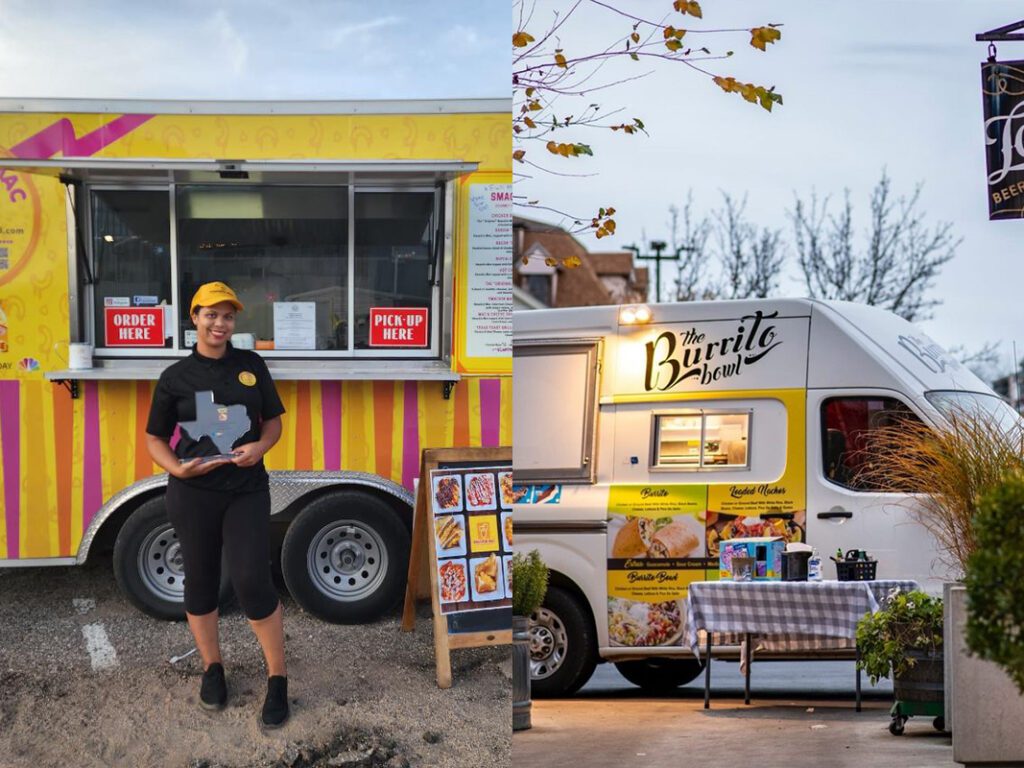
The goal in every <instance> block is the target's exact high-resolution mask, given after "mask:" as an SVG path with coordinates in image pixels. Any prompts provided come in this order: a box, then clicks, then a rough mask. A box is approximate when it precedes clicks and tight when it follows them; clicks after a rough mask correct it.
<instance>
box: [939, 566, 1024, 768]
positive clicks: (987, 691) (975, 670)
mask: <svg viewBox="0 0 1024 768" xmlns="http://www.w3.org/2000/svg"><path fill="white" fill-rule="evenodd" d="M946 597H947V601H946V625H945V634H946V636H945V645H946V659H947V664H948V665H949V672H950V674H949V675H948V676H947V678H946V679H947V680H948V681H949V686H948V689H947V702H946V722H947V724H948V727H950V728H952V730H953V759H954V760H956V762H958V763H964V764H965V765H971V766H977V768H981V766H997V765H1009V764H1013V765H1020V764H1022V763H1024V728H1022V727H1021V724H1022V723H1024V696H1021V695H1020V693H1018V692H1017V687H1016V686H1015V685H1014V684H1013V682H1012V681H1011V680H1010V678H1009V677H1007V675H1006V674H1005V673H1004V672H1003V670H1002V669H1001V668H1000V667H999V666H997V665H996V664H993V663H992V662H990V661H983V660H981V659H978V658H974V657H972V656H969V655H968V653H967V647H966V643H965V639H964V626H965V624H966V623H967V590H966V588H965V587H963V586H961V585H959V584H954V585H947V588H946ZM950 695H951V697H952V701H949V700H948V698H949V696H950Z"/></svg>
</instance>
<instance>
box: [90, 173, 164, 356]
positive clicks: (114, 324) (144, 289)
mask: <svg viewBox="0 0 1024 768" xmlns="http://www.w3.org/2000/svg"><path fill="white" fill-rule="evenodd" d="M169 203H170V200H169V197H168V193H167V190H166V189H164V190H139V189H136V190H106V189H97V190H93V191H92V199H91V208H92V222H91V225H92V226H91V230H92V254H93V262H92V268H93V278H94V283H93V323H94V325H93V343H94V344H95V346H96V347H116V348H133V349H140V348H145V347H149V348H153V347H156V348H159V349H163V348H165V347H169V346H171V341H172V338H173V329H172V327H171V321H172V320H173V318H171V317H164V316H162V315H160V316H159V318H157V315H158V312H159V311H158V310H153V309H150V310H148V311H147V310H142V309H141V308H143V307H158V306H160V305H170V304H171V256H170V253H171V248H170V235H171V224H170V204H169ZM136 308H139V309H136ZM125 310H128V311H125ZM161 329H163V332H162V333H161Z"/></svg>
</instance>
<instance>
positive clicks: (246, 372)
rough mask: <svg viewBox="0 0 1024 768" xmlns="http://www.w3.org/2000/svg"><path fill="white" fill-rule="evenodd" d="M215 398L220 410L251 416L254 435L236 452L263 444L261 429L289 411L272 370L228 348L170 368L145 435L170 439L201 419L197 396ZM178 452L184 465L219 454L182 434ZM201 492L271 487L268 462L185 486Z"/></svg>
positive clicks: (205, 440) (230, 467)
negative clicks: (234, 408) (233, 408)
mask: <svg viewBox="0 0 1024 768" xmlns="http://www.w3.org/2000/svg"><path fill="white" fill-rule="evenodd" d="M197 392H212V393H213V402H214V403H215V404H216V405H221V406H226V405H244V406H245V411H246V413H247V414H248V416H249V431H248V432H246V433H245V434H244V435H242V436H241V437H239V438H238V439H237V440H235V441H234V442H233V443H232V447H237V446H239V445H244V444H245V443H253V442H256V441H257V440H259V438H260V425H261V424H262V422H263V421H266V420H267V419H272V418H274V417H275V416H280V415H281V414H282V413H284V405H282V403H281V398H280V397H278V394H277V390H276V389H275V388H274V381H273V379H271V378H270V371H268V370H267V364H266V363H265V362H264V361H263V358H262V357H260V356H259V355H258V354H256V353H255V352H252V351H250V350H247V349H236V348H235V347H233V346H232V345H231V342H228V345H227V351H226V352H225V353H224V356H223V357H220V358H210V357H205V356H203V355H201V354H199V351H198V350H197V349H196V347H195V346H193V347H192V354H191V355H189V356H188V357H186V358H183V359H182V360H179V361H178V362H176V363H175V364H174V365H172V366H171V367H169V368H167V369H166V370H165V371H164V372H163V373H162V374H161V375H160V380H159V381H158V382H157V384H156V389H155V390H154V392H153V402H152V404H151V405H150V409H149V421H148V422H147V424H146V432H148V433H149V434H151V435H154V436H156V437H162V438H166V439H169V438H170V437H171V435H172V434H173V433H174V427H175V426H176V425H177V424H179V423H180V422H190V421H194V420H195V418H196V393H197ZM180 434H181V439H180V440H179V441H178V444H177V446H176V447H175V453H176V454H177V456H178V458H179V459H194V458H196V457H199V456H213V455H216V454H218V453H220V450H218V448H217V446H216V445H215V444H214V442H213V440H212V439H210V437H209V436H207V435H201V436H200V437H199V439H198V440H196V439H194V438H195V436H193V435H190V434H189V433H188V431H187V430H186V429H182V430H181V432H180ZM181 482H184V483H186V484H188V485H191V486H194V487H197V488H206V489H211V490H219V491H237V492H246V491H256V490H260V489H262V488H266V487H267V486H268V478H267V470H266V468H265V467H264V466H263V460H262V459H261V460H260V461H259V463H257V464H255V465H253V466H251V467H239V466H237V465H235V464H225V465H223V466H220V467H217V469H214V470H211V471H210V472H208V473H206V474H205V475H201V476H199V477H191V478H188V479H187V480H182V481H181Z"/></svg>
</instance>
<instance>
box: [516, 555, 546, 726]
mask: <svg viewBox="0 0 1024 768" xmlns="http://www.w3.org/2000/svg"><path fill="white" fill-rule="evenodd" d="M548 573H549V572H548V567H547V566H546V565H545V564H544V561H543V560H541V559H540V553H539V552H538V551H537V550H533V551H531V552H530V553H529V554H527V555H524V554H522V553H521V552H517V553H516V554H515V555H514V556H513V558H512V730H514V731H521V730H525V729H527V728H529V727H530V725H531V724H530V709H531V704H530V616H532V615H533V613H534V611H536V610H537V609H538V608H539V607H540V605H541V603H543V602H544V595H545V594H546V593H547V590H548Z"/></svg>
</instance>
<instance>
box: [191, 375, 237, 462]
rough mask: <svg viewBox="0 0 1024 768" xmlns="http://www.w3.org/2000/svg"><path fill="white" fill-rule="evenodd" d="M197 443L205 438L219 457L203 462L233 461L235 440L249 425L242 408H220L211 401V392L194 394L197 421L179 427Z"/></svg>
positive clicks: (204, 459) (206, 458) (209, 457)
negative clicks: (232, 450)
mask: <svg viewBox="0 0 1024 768" xmlns="http://www.w3.org/2000/svg"><path fill="white" fill-rule="evenodd" d="M178 426H180V427H181V428H182V429H183V430H185V431H186V432H188V435H189V437H191V438H192V439H193V440H195V441H196V442H198V441H199V440H202V439H203V438H204V437H208V438H210V439H211V440H212V441H213V444H214V445H216V446H217V450H219V451H220V454H219V455H217V456H203V461H211V460H213V459H233V458H235V455H234V454H233V453H231V449H232V447H233V446H234V444H235V441H236V440H237V439H238V438H240V437H241V436H242V435H244V434H245V433H246V432H248V431H249V427H250V426H251V422H250V421H249V415H248V413H246V410H245V406H244V405H221V404H220V403H215V402H213V392H210V391H207V392H196V419H195V421H182V422H180V423H179V424H178Z"/></svg>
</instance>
